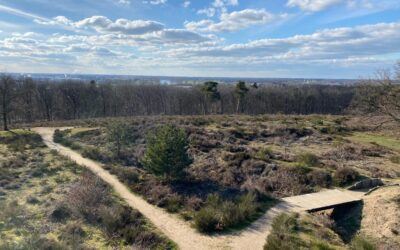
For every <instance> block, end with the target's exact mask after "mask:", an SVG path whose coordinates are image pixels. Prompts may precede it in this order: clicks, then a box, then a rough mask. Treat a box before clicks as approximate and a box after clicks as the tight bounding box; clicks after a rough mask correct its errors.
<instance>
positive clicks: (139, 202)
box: [33, 128, 360, 250]
mask: <svg viewBox="0 0 400 250" xmlns="http://www.w3.org/2000/svg"><path fill="white" fill-rule="evenodd" d="M56 129H57V128H34V129H33V131H35V132H37V133H38V134H40V135H41V136H42V138H43V140H44V143H45V144H46V145H47V146H48V147H49V148H51V149H55V150H57V151H58V152H59V153H60V154H62V155H64V156H67V157H69V158H70V159H71V160H73V161H75V162H76V163H78V164H80V165H83V166H85V167H87V168H88V169H90V170H91V171H92V172H93V173H95V174H96V175H97V176H99V177H100V178H101V179H103V180H104V181H105V182H107V183H108V184H109V185H110V186H112V187H113V188H114V190H115V192H116V193H117V194H118V195H120V196H121V197H122V198H123V199H124V200H126V202H127V203H128V204H129V205H130V206H131V207H132V208H134V209H136V210H138V211H139V212H141V213H142V214H143V215H144V216H145V217H147V218H148V219H149V220H150V221H151V222H152V223H153V224H154V225H155V226H156V227H157V228H158V229H159V230H160V231H162V232H163V233H164V234H165V235H166V236H167V237H169V238H170V239H171V240H172V241H174V242H175V243H176V244H177V245H178V246H179V248H180V249H183V250H185V249H190V250H196V249H201V250H203V249H241V250H247V249H249V250H253V249H262V248H263V245H264V244H265V240H266V237H267V236H268V234H269V231H270V226H271V221H272V219H273V218H274V217H275V216H277V215H278V214H280V213H282V212H290V211H302V210H303V211H304V210H306V209H305V208H302V207H301V204H299V203H296V204H294V203H291V202H286V201H284V202H281V203H279V204H278V205H276V206H275V207H273V208H271V209H270V210H268V212H267V213H265V214H264V215H263V216H262V217H261V218H259V219H258V220H257V221H255V222H254V223H253V224H252V225H250V226H249V227H247V228H246V229H244V230H242V231H240V232H237V233H234V234H229V235H215V236H207V235H202V234H200V233H198V232H197V231H196V230H195V229H194V228H192V227H191V226H190V224H189V223H187V222H185V221H183V220H182V219H180V218H179V217H178V216H177V215H173V214H169V213H167V212H166V211H164V210H163V209H161V208H158V207H156V206H153V205H151V204H149V203H148V202H147V201H145V200H144V199H143V198H142V197H140V196H138V195H136V194H134V193H132V192H130V191H129V190H128V188H127V187H126V186H125V185H124V184H122V183H121V182H120V181H119V180H118V179H117V177H115V176H113V175H111V174H110V173H109V172H108V171H106V170H104V169H103V168H102V167H101V164H99V163H97V162H95V161H92V160H89V159H86V158H83V157H82V156H81V155H80V154H79V153H77V152H75V151H73V150H71V149H70V148H67V147H64V146H62V145H60V144H57V143H54V142H53V135H54V131H55V130H56ZM59 129H63V128H59ZM64 129H65V128H64ZM339 195H340V193H339ZM347 195H348V196H349V197H352V198H354V197H356V198H357V199H359V198H360V197H359V194H354V192H350V193H348V194H347ZM299 197H300V196H299ZM291 198H294V197H291ZM314 198H316V199H318V196H315V197H314ZM324 198H326V195H324ZM292 200H295V201H298V200H299V199H296V198H295V199H292ZM300 200H303V199H300ZM304 201H305V202H306V203H309V200H307V199H306V200H304ZM305 205H307V206H308V204H305Z"/></svg>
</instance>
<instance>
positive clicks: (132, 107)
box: [0, 75, 355, 122]
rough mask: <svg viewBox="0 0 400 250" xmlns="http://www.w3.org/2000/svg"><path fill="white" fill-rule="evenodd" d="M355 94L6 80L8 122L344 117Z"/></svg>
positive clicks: (345, 89) (313, 88) (338, 89)
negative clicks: (163, 117)
mask: <svg viewBox="0 0 400 250" xmlns="http://www.w3.org/2000/svg"><path fill="white" fill-rule="evenodd" d="M354 93H355V87H352V86H325V85H296V86H283V85H261V86H257V85H256V84H246V83H244V82H240V83H238V84H236V85H234V84H233V85H227V84H218V83H215V82H207V83H204V84H203V85H194V86H178V85H160V84H154V85H149V84H146V85H138V84H127V83H123V82H110V83H102V84H98V83H96V82H94V81H92V82H81V81H72V80H66V81H64V82H52V81H36V80H33V79H30V78H23V79H15V78H12V77H10V76H6V75H3V76H0V95H1V96H0V99H1V100H0V101H1V104H2V105H1V112H2V114H3V118H4V116H6V118H5V119H6V120H5V121H4V122H7V120H9V121H14V122H32V121H35V120H49V121H50V120H60V119H62V120H64V119H81V118H92V117H112V116H136V115H202V114H235V113H242V114H251V115H253V114H276V113H283V114H315V113H318V114H341V113H342V112H343V111H344V110H345V109H346V108H347V107H348V106H349V105H350V103H351V100H352V98H353V96H354Z"/></svg>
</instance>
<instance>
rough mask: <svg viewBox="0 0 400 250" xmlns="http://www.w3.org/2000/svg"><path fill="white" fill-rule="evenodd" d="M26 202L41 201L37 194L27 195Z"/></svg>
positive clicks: (37, 202) (36, 202)
mask: <svg viewBox="0 0 400 250" xmlns="http://www.w3.org/2000/svg"><path fill="white" fill-rule="evenodd" d="M26 202H27V203H29V204H33V205H34V204H39V203H40V201H39V199H38V198H36V197H35V196H29V197H27V198H26Z"/></svg>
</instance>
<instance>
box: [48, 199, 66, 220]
mask: <svg viewBox="0 0 400 250" xmlns="http://www.w3.org/2000/svg"><path fill="white" fill-rule="evenodd" d="M70 216H71V211H70V209H69V208H68V206H67V205H66V204H65V203H60V204H57V205H56V207H55V208H54V210H53V211H52V212H51V214H50V218H51V219H52V220H54V221H64V220H66V219H68V218H70Z"/></svg>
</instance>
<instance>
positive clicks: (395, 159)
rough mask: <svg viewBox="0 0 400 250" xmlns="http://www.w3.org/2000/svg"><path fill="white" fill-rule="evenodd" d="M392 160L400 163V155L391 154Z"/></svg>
mask: <svg viewBox="0 0 400 250" xmlns="http://www.w3.org/2000/svg"><path fill="white" fill-rule="evenodd" d="M390 161H391V162H393V163H396V164H400V155H394V156H391V157H390Z"/></svg>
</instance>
